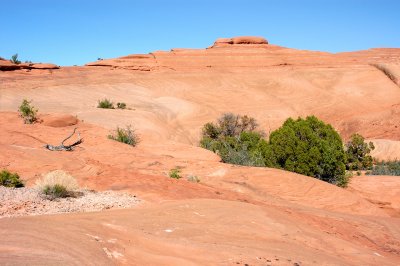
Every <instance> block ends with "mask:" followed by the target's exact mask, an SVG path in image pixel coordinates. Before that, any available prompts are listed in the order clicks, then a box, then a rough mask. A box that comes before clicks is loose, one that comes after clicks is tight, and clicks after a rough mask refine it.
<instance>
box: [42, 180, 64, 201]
mask: <svg viewBox="0 0 400 266" xmlns="http://www.w3.org/2000/svg"><path fill="white" fill-rule="evenodd" d="M43 194H45V195H46V196H48V197H50V198H51V199H56V198H66V197H69V196H70V193H69V192H68V190H67V188H66V187H64V186H63V185H60V184H55V185H54V186H50V185H47V186H45V187H44V188H43Z"/></svg>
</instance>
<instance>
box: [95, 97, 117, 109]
mask: <svg viewBox="0 0 400 266" xmlns="http://www.w3.org/2000/svg"><path fill="white" fill-rule="evenodd" d="M97 108H103V109H115V107H114V103H113V102H112V101H110V100H109V99H107V98H105V99H102V100H99V101H98V103H97Z"/></svg>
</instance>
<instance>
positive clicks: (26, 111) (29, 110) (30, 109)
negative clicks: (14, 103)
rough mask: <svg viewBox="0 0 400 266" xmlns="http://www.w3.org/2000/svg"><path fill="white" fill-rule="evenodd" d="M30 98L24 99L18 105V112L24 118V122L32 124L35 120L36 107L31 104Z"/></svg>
mask: <svg viewBox="0 0 400 266" xmlns="http://www.w3.org/2000/svg"><path fill="white" fill-rule="evenodd" d="M31 103H32V100H31V101H28V100H27V99H24V100H23V101H22V103H21V105H20V106H19V109H18V111H19V114H20V116H21V117H22V118H23V119H24V123H25V124H33V123H35V122H36V121H37V112H38V109H37V108H35V107H34V106H32V105H31Z"/></svg>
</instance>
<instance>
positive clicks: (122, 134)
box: [108, 125, 140, 146]
mask: <svg viewBox="0 0 400 266" xmlns="http://www.w3.org/2000/svg"><path fill="white" fill-rule="evenodd" d="M108 138H109V139H112V140H116V141H119V142H122V143H125V144H128V145H132V146H136V145H137V144H138V143H139V141H140V139H139V136H138V135H137V134H136V132H135V130H134V129H133V128H132V127H131V126H130V125H129V126H127V127H126V128H120V127H117V129H116V130H115V131H114V132H113V133H112V134H110V135H108Z"/></svg>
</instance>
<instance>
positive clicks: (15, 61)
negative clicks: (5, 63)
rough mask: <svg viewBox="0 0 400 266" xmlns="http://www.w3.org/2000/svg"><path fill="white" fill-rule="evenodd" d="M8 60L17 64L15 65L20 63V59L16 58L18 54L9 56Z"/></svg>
mask: <svg viewBox="0 0 400 266" xmlns="http://www.w3.org/2000/svg"><path fill="white" fill-rule="evenodd" d="M10 61H11V63H14V64H17V65H18V64H21V61H19V60H18V54H15V55H13V56H11V59H10Z"/></svg>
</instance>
